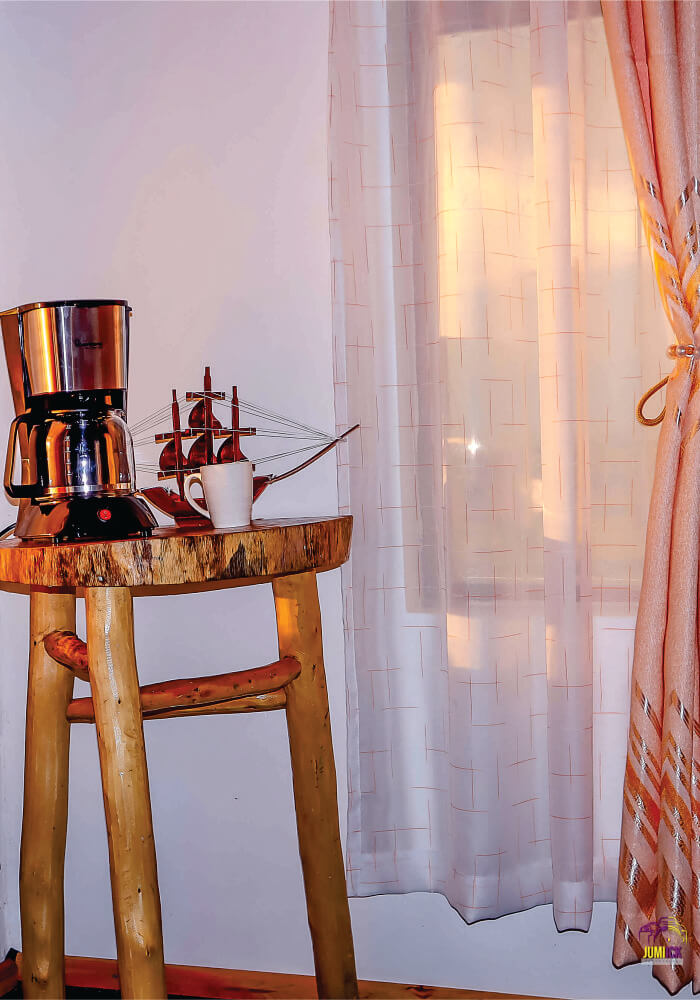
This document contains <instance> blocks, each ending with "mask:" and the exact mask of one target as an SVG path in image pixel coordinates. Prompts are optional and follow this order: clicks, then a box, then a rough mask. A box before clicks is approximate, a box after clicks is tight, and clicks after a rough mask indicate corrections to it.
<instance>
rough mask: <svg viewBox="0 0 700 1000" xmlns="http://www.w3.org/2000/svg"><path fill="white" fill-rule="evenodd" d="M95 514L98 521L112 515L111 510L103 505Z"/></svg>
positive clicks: (105, 519)
mask: <svg viewBox="0 0 700 1000" xmlns="http://www.w3.org/2000/svg"><path fill="white" fill-rule="evenodd" d="M97 516H98V517H99V519H100V521H109V520H110V518H111V517H112V511H111V510H110V509H109V508H108V507H103V508H102V509H101V510H98V512H97Z"/></svg>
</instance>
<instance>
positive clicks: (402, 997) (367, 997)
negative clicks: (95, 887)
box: [0, 954, 547, 1000]
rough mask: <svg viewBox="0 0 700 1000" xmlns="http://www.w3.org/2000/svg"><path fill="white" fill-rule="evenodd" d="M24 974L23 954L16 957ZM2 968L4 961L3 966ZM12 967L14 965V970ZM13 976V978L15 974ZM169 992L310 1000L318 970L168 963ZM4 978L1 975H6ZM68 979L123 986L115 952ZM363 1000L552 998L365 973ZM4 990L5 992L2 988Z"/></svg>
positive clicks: (72, 965) (72, 960)
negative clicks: (373, 978)
mask: <svg viewBox="0 0 700 1000" xmlns="http://www.w3.org/2000/svg"><path fill="white" fill-rule="evenodd" d="M12 965H14V967H15V972H17V971H19V976H20V978H21V976H22V955H21V954H18V955H17V957H16V964H15V963H14V962H13V963H12ZM0 968H1V967H0ZM11 972H12V969H11V967H10V974H11ZM10 981H11V980H10ZM165 981H166V983H167V986H168V993H169V994H172V995H175V996H189V997H216V998H218V1000H247V998H250V1000H310V998H312V997H316V996H317V994H316V982H315V980H314V978H313V976H299V975H293V974H286V973H283V972H248V971H246V970H244V969H212V968H206V967H204V966H198V965H166V966H165ZM0 982H1V980H0ZM66 984H67V985H68V986H77V987H80V988H82V989H93V990H94V989H102V990H117V989H119V979H118V977H117V963H116V962H115V961H114V959H109V958H79V957H77V956H73V955H68V956H67V957H66ZM359 987H360V997H361V998H362V1000H411V998H420V1000H438V998H441V1000H547V998H545V997H533V996H530V995H529V994H528V995H524V994H522V993H517V994H516V993H489V992H486V991H485V990H469V989H450V988H449V987H446V986H419V985H417V984H410V983H382V982H374V981H371V980H366V979H361V980H360V982H359ZM0 996H2V993H0Z"/></svg>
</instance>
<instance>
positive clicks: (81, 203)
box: [0, 2, 662, 998]
mask: <svg viewBox="0 0 700 1000" xmlns="http://www.w3.org/2000/svg"><path fill="white" fill-rule="evenodd" d="M327 28H328V9H327V6H326V4H325V3H324V2H309V3H296V2H288V3H284V2H270V3H255V2H248V3H246V2H243V3H221V4H218V3H217V4H208V3H170V4H167V3H160V4H141V3H137V4H131V3H117V4H112V3H90V2H88V3H77V4H62V3H48V4H39V3H33V2H25V3H22V4H14V3H2V4H0V37H1V38H2V39H3V53H2V59H1V60H0V92H1V93H2V95H3V100H2V101H1V102H0V134H2V137H3V152H2V155H1V156H0V220H2V224H1V226H0V307H8V306H12V305H16V304H18V303H20V302H25V301H31V300H34V299H37V298H62V297H66V296H72V295H75V296H81V295H82V296H115V297H125V298H128V299H129V301H130V302H131V304H132V305H133V308H134V318H133V326H132V351H131V382H130V401H129V410H130V418H131V419H132V420H136V419H137V418H138V417H139V416H142V415H144V414H145V413H147V412H149V411H150V410H152V409H153V408H155V406H156V405H161V404H163V403H164V402H167V399H168V395H169V390H170V388H171V387H173V386H177V387H178V388H179V389H181V390H182V389H185V388H190V387H194V386H195V385H196V384H197V382H198V380H199V378H200V375H201V368H202V365H203V363H204V362H205V361H208V362H210V363H211V364H212V366H213V369H214V377H215V382H217V381H220V382H221V383H222V384H223V385H228V384H230V382H231V381H232V380H234V379H235V380H236V381H237V382H238V383H239V385H240V386H241V391H242V393H243V394H244V395H247V396H248V397H249V398H252V399H255V400H257V401H259V402H261V403H263V404H267V405H269V406H270V407H273V408H278V409H283V410H284V411H285V412H287V413H288V414H289V415H290V416H296V417H298V418H299V419H301V420H303V421H306V422H309V423H312V424H314V425H316V426H321V427H324V428H328V429H330V428H332V427H333V423H334V419H333V407H332V377H331V340H330V302H329V265H328V223H327V200H326V192H327V184H326V158H325V157H326V148H325V141H326V92H327V56H326V51H327ZM10 415H11V404H10V397H9V390H8V387H7V385H6V384H5V381H4V379H2V378H0V425H4V426H6V425H7V423H9V420H10ZM335 504H336V492H335V468H334V462H333V459H332V458H329V459H326V460H324V461H323V462H322V463H319V464H318V465H316V466H314V467H313V468H312V469H310V470H309V471H308V472H307V473H305V474H304V476H303V477H302V476H300V477H299V478H298V479H297V480H293V481H292V482H290V483H287V484H284V485H280V486H279V487H277V488H276V490H274V491H270V492H269V493H268V494H266V496H265V497H264V498H263V500H262V501H261V502H260V505H259V512H260V513H261V514H264V513H267V514H270V515H278V516H282V515H284V514H290V515H293V514H296V513H299V514H301V513H327V512H332V511H333V510H334V509H335ZM6 513H7V515H8V516H7V518H6V520H7V521H9V520H10V519H11V515H12V510H11V508H10V507H9V506H8V508H7V511H6ZM4 523H6V522H5V521H3V524H4ZM321 596H322V606H323V614H324V625H325V647H326V658H327V668H328V673H329V683H330V691H331V703H332V714H333V719H334V730H335V739H336V755H337V761H338V771H339V779H340V785H341V818H342V820H343V821H344V818H345V817H344V812H345V789H344V775H345V765H344V759H345V748H344V739H345V734H344V715H343V713H344V705H345V702H344V682H343V658H342V622H341V615H340V593H339V581H338V575H337V574H336V573H334V574H327V575H326V576H325V577H323V578H322V594H321ZM27 614H28V602H27V598H26V597H24V596H21V595H15V594H0V642H1V643H2V648H3V649H4V650H5V657H4V659H3V662H2V665H1V667H0V806H1V816H0V820H1V822H0V865H1V867H0V949H4V948H6V947H8V946H10V945H12V946H15V947H19V945H20V933H19V914H18V903H17V888H16V886H17V855H18V842H19V829H20V815H21V770H22V756H23V747H22V739H23V724H22V714H23V705H24V686H25V675H26V668H25V663H26V645H27V638H26V633H27ZM136 616H137V648H138V652H139V667H140V673H141V677H142V680H143V681H144V682H148V681H152V680H156V679H159V678H161V679H162V678H165V677H166V676H177V675H182V676H184V675H186V674H188V673H195V672H210V671H211V672H213V671H216V670H219V669H220V670H225V669H231V668H233V667H236V666H243V665H246V664H253V663H258V662H260V663H262V662H265V661H266V659H271V658H274V656H275V655H276V647H275V638H274V619H273V615H272V606H271V598H270V594H269V592H268V591H267V589H266V588H249V589H245V590H240V589H239V590H236V591H233V592H217V593H209V594H203V595H194V596H192V595H191V596H187V597H170V598H140V599H138V600H137V602H136ZM147 742H148V754H149V765H150V773H151V785H152V795H153V807H154V820H155V827H156V840H157V845H158V858H159V875H160V884H161V892H162V899H163V914H164V927H165V947H166V957H167V960H168V961H171V962H185V963H195V964H206V965H220V966H228V967H242V968H248V969H268V970H286V971H289V972H310V971H311V969H312V962H311V949H310V944H309V939H308V932H307V928H306V923H305V916H304V902H303V893H302V887H301V873H300V868H299V862H298V858H297V853H296V844H295V831H294V820H293V805H292V796H291V789H290V781H289V771H288V766H287V759H288V758H287V750H286V745H285V732H284V720H283V718H282V717H281V716H280V715H279V714H277V713H274V714H271V715H268V716H266V715H263V716H255V717H242V718H240V719H238V718H236V719H227V718H225V717H222V718H210V719H206V718H203V719H195V720H190V721H188V722H187V723H185V722H183V721H180V720H171V721H164V722H160V723H158V724H157V725H155V724H152V725H149V726H148V727H147ZM351 907H352V915H353V925H354V930H355V937H356V947H357V956H358V968H359V971H360V974H361V975H362V976H363V977H364V978H376V979H390V980H392V979H393V980H397V981H405V982H425V983H435V984H442V985H447V986H450V985H451V986H463V987H466V986H469V987H472V988H484V989H492V990H496V989H502V990H509V991H512V992H528V993H533V994H541V995H546V994H549V995H556V996H560V997H564V996H571V997H574V996H576V997H602V996H606V997H608V996H609V997H613V996H615V997H640V998H641V997H655V996H660V995H661V994H662V990H661V988H660V987H659V986H658V984H656V983H652V981H651V980H650V977H649V975H648V973H647V972H646V971H645V970H640V969H632V970H627V971H626V972H624V973H617V972H615V971H614V970H613V969H612V967H611V966H610V957H609V956H610V947H611V939H612V922H613V912H614V911H613V908H612V907H611V906H598V907H597V908H596V913H595V915H594V920H593V927H592V930H591V932H590V933H589V934H588V935H582V934H576V933H573V932H572V933H569V934H566V935H557V933H556V931H555V929H554V923H553V920H552V916H551V911H550V909H549V908H545V907H541V908H539V909H537V910H533V911H530V912H528V913H526V914H520V915H517V916H514V917H508V918H504V919H502V920H499V921H495V922H491V921H485V922H483V923H481V924H479V925H475V926H472V927H467V926H466V925H465V924H464V923H463V922H462V920H461V919H460V918H459V917H458V916H457V915H456V914H455V913H454V912H453V911H452V910H451V909H450V907H449V906H448V904H447V903H446V902H445V900H444V899H443V898H442V897H440V896H428V895H424V894H415V895H410V896H396V897H390V896H385V897H375V898H372V899H358V900H353V901H352V904H351ZM66 909H67V951H68V952H69V953H73V954H82V955H102V956H110V955H114V953H115V951H114V943H113V927H112V915H111V905H110V899H109V883H108V876H107V857H106V838H105V831H104V817H103V813H102V803H101V794H100V787H99V775H98V765H97V753H96V746H95V737H94V731H93V730H92V728H91V727H76V728H75V729H74V731H73V743H72V765H71V811H70V826H69V846H68V857H67V887H66Z"/></svg>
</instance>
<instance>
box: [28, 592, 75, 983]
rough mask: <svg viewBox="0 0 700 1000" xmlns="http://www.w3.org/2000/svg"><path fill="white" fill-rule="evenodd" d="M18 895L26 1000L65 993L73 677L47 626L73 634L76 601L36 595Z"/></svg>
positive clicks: (32, 605) (32, 609) (66, 596)
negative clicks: (47, 640)
mask: <svg viewBox="0 0 700 1000" xmlns="http://www.w3.org/2000/svg"><path fill="white" fill-rule="evenodd" d="M29 621H30V625H29V629H30V638H29V685H28V688H27V727H26V733H25V754H24V759H25V765H24V810H23V813H22V847H21V852H20V871H19V895H20V909H21V915H22V942H23V947H24V958H25V962H24V996H25V997H44V998H45V1000H57V998H59V997H62V996H63V952H64V943H63V863H64V857H65V853H66V825H67V821H68V749H69V741H70V727H69V725H68V723H67V721H66V710H67V708H68V703H69V702H70V700H71V698H72V696H73V680H74V678H73V674H72V673H71V672H70V671H69V670H66V669H65V667H62V666H61V665H60V664H59V663H56V661H55V660H54V659H53V658H52V657H50V656H49V654H48V653H47V651H46V649H45V648H44V643H43V638H44V635H45V634H46V631H47V629H50V628H59V629H67V630H70V631H72V630H73V629H75V596H74V595H73V594H52V593H47V592H45V591H32V595H31V600H30V612H29Z"/></svg>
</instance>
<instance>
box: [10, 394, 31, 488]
mask: <svg viewBox="0 0 700 1000" xmlns="http://www.w3.org/2000/svg"><path fill="white" fill-rule="evenodd" d="M30 416H31V414H30V413H29V411H27V412H26V413H20V415H19V416H18V417H15V419H14V420H13V421H12V423H11V424H10V439H9V441H8V442H7V459H6V460H5V492H6V493H7V495H8V497H10V498H11V499H12V500H19V499H22V498H24V497H33V496H34V495H35V494H36V486H37V484H36V483H27V484H22V483H13V482H12V473H13V472H14V468H15V451H16V449H17V431H18V429H19V425H20V424H22V423H29V417H30Z"/></svg>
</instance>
